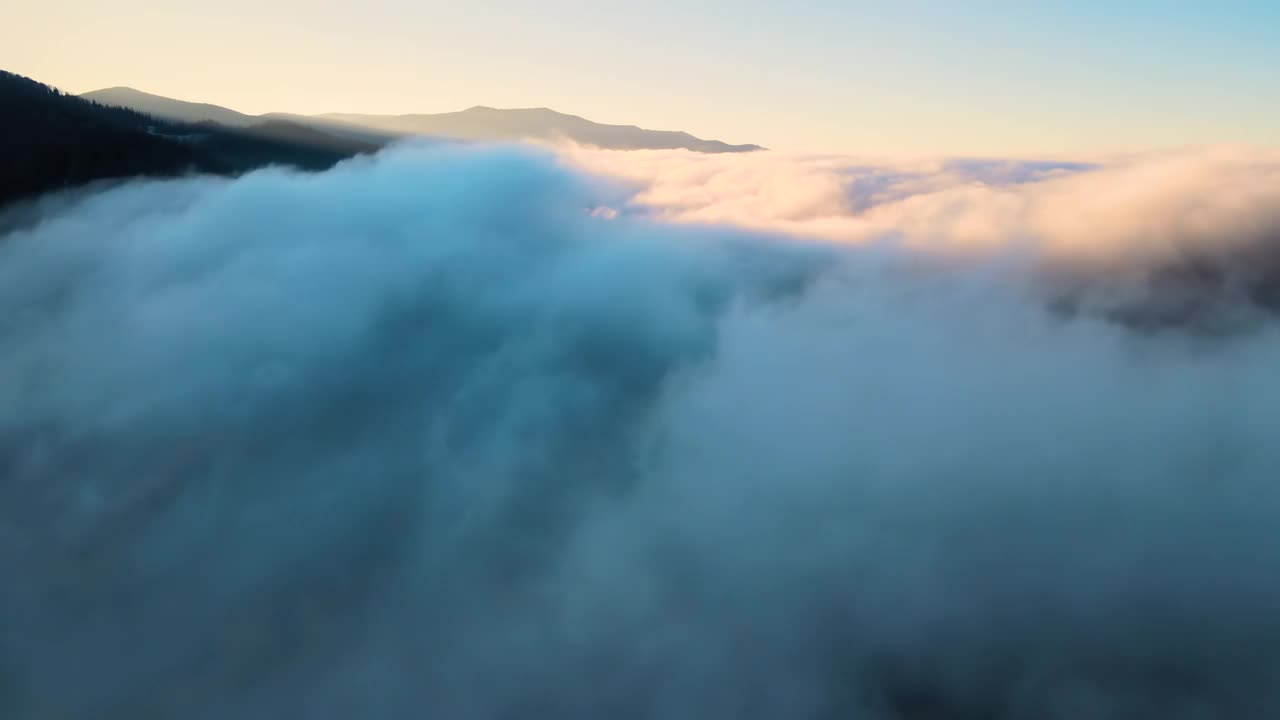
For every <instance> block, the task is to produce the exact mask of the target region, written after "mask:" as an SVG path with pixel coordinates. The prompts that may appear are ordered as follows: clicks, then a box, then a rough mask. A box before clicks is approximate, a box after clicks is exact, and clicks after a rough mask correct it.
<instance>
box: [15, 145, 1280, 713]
mask: <svg viewBox="0 0 1280 720" xmlns="http://www.w3.org/2000/svg"><path fill="white" fill-rule="evenodd" d="M1278 180H1280V159H1277V158H1275V157H1272V156H1269V155H1266V154H1264V153H1261V152H1245V151H1243V150H1233V149H1225V150H1212V151H1197V152H1190V151H1188V152H1184V153H1171V154H1161V155H1151V156H1142V157H1132V158H1123V159H1116V160H1109V161H1105V162H1097V163H1031V162H1015V161H1010V162H989V161H976V160H971V161H954V160H952V161H932V160H912V161H874V162H873V161H866V160H859V159H852V158H840V157H792V156H784V155H777V154H774V153H752V154H749V155H742V156H714V157H709V156H698V155H695V154H691V153H684V152H666V151H654V152H648V151H645V152H631V153H622V152H610V151H600V150H589V149H583V148H568V149H559V150H555V151H551V150H546V149H532V148H527V147H438V146H437V147H418V146H414V145H412V144H409V145H404V146H401V147H397V148H393V149H391V150H388V151H384V152H383V153H381V154H379V155H377V156H375V157H371V158H358V159H355V160H351V161H348V162H345V163H343V164H341V165H339V166H338V167H336V168H335V169H333V170H331V171H329V172H325V173H320V174H311V175H308V174H298V173H292V172H287V171H283V170H266V171H260V172H256V173H252V174H249V175H246V176H244V177H241V178H239V179H235V180H225V179H210V178H189V179H184V180H177V181H165V182H136V183H130V184H127V185H124V186H121V187H115V188H110V189H106V190H103V191H102V192H98V193H93V194H90V195H89V196H87V197H77V198H74V199H70V200H68V201H67V202H66V203H63V204H58V203H56V202H54V201H46V205H44V206H43V209H42V210H41V212H42V217H41V219H40V220H39V221H38V222H36V221H24V222H23V223H21V226H20V227H18V228H17V229H13V230H10V231H9V233H8V234H7V235H6V236H4V237H3V238H0V377H3V378H5V381H4V382H2V383H0V478H4V479H3V481H2V482H0V576H2V577H3V581H2V582H0V668H2V669H3V673H0V678H3V679H0V714H3V715H4V716H5V717H16V718H36V717H42V718H43V717H56V716H60V715H61V716H83V715H86V714H92V715H94V716H96V717H105V718H115V717H119V718H136V717H148V716H154V717H173V716H184V717H192V718H202V717H209V718H215V717H218V718H221V717H240V718H258V717H261V718H267V717H281V716H297V717H313V718H329V717H332V718H339V717H352V716H365V717H386V718H396V717H421V716H422V715H424V714H426V715H436V716H441V717H455V718H492V717H567V718H576V717H582V718H587V717H603V716H611V717H624V718H627V717H635V718H685V717H698V718H720V717H762V718H776V717H795V718H801V717H813V718H832V717H866V718H884V719H886V720H888V719H891V718H980V717H981V718H993V717H999V718H1055V717H1060V718H1081V717H1152V718H1156V717H1159V718H1203V717H1237V718H1252V717H1257V718H1265V717H1271V716H1273V715H1274V713H1275V712H1276V711H1277V709H1280V694H1278V691H1277V690H1276V688H1280V650H1278V649H1277V648H1280V615H1278V614H1277V613H1276V612H1275V610H1274V608H1276V607H1280V544H1277V543H1276V542H1274V532H1275V531H1274V529H1275V527H1276V523H1277V522H1280V490H1277V488H1276V485H1275V478H1277V477H1280V446H1277V445H1276V443H1274V441H1273V437H1272V436H1273V434H1274V432H1273V428H1275V427H1280V383H1277V381H1276V379H1275V369H1276V368H1277V367H1280V323H1277V321H1276V310H1277V308H1278V307H1280V289H1278V288H1280V285H1278V282H1280V281H1278V280H1277V278H1278V277H1280V276H1278V275H1277V274H1276V273H1277V270H1280V268H1277V267H1276V260H1277V255H1276V247H1277V245H1276V243H1277V242H1280V182H1277V181H1278ZM599 208H607V209H608V210H610V212H591V210H592V209H599Z"/></svg>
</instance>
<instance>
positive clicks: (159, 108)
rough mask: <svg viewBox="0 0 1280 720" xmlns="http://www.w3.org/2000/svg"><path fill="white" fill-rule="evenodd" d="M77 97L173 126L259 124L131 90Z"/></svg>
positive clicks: (203, 105)
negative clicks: (147, 116) (179, 124)
mask: <svg viewBox="0 0 1280 720" xmlns="http://www.w3.org/2000/svg"><path fill="white" fill-rule="evenodd" d="M80 97H82V98H84V99H85V100H92V101H93V102H96V103H99V104H101V105H112V106H115V107H125V108H129V109H130V110H137V111H138V112H143V113H146V114H148V115H151V116H153V117H157V118H162V119H164V120H172V121H174V122H184V123H199V122H216V123H218V124H219V125H226V126H227V127H247V126H249V125H252V124H254V123H256V122H258V118H256V117H254V116H252V115H245V114H244V113H240V112H236V111H235V110H231V109H230V108H224V107H220V106H218V105H210V104H208V103H194V102H186V101H185V100H174V99H173V98H167V97H162V96H160V95H152V94H151V93H145V92H142V91H141V90H134V89H133V88H130V87H113V88H105V89H103V90H94V91H93V92H87V93H85V94H83V95H81V96H80Z"/></svg>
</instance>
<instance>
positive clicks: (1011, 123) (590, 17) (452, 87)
mask: <svg viewBox="0 0 1280 720" xmlns="http://www.w3.org/2000/svg"><path fill="white" fill-rule="evenodd" d="M13 1H14V0H10V2H13ZM16 2H17V8H16V11H14V10H10V9H6V12H5V15H6V22H5V23H4V24H3V25H0V48H3V49H4V54H3V62H4V63H5V65H4V68H5V69H9V70H12V71H15V72H20V73H23V74H28V75H32V76H34V77H36V78H37V79H40V80H43V81H46V82H49V83H52V84H55V85H59V86H62V87H63V88H65V89H68V90H71V91H76V92H82V91H86V90H91V89H96V88H99V87H105V86H112V85H131V86H133V87H137V88H139V89H142V90H147V91H151V92H156V93H160V94H164V95H170V96H174V97H180V98H184V99H192V100H202V101H207V102H214V103H219V104H223V105H228V106H231V107H234V108H236V109H239V110H243V111H247V112H265V111H270V110H284V111H294V112H326V111H346V112H375V113H403V112H437V111H445V110H454V109H461V108H463V107H468V106H471V105H478V104H483V105H493V106H499V107H524V106H550V107H554V108H556V109H559V110H563V111H567V112H573V113H577V114H580V115H585V116H587V117H590V118H592V119H595V120H600V121H605V122H628V123H636V124H640V125H644V126H648V127H657V128H669V129H684V130H688V131H690V132H694V133H695V134H698V135H701V136H704V137H715V138H720V139H724V140H729V141H733V142H759V143H763V144H766V145H770V146H772V147H781V148H794V149H807V150H830V151H845V152H868V153H879V152H953V153H1019V154H1021V153H1046V152H1077V151H1090V150H1110V149H1119V148H1126V149H1127V148H1141V147H1151V146H1169V145H1183V144H1198V143H1210V142H1214V143H1216V142H1233V143H1259V144H1270V145H1277V144H1280V0H1268V1H1267V2H1261V1H1249V2H1241V1H1235V2H1233V1H1230V0H1227V1H1225V2H1212V0H1201V1H1199V2H1189V1H1186V0H1166V1H1165V2H1149V1H1147V0H1137V1H1133V0H1130V1H1128V2H1124V1H1122V0H1115V2H1100V1H1098V0H1077V1H1076V2H1059V1H1057V0H1054V1H1052V2H1047V1H1042V2H1037V1H1036V0H1022V1H1016V2H1015V1H1012V0H1011V1H1007V2H1006V1H990V2H981V1H977V2H964V1H963V0H915V1H913V0H898V1H896V2H889V1H884V2H880V1H877V2H860V1H859V0H793V1H792V2H782V1H780V0H770V1H767V2H766V1H763V0H702V1H700V2H699V1H697V0H689V1H688V2H657V1H654V0H651V1H650V2H647V3H640V2H612V1H610V0H591V1H589V0H507V1H505V2H503V1H501V0H496V1H495V0H491V1H489V2H483V1H481V0H476V1H475V2H457V1H451V2H437V1H435V0H365V2H362V3H356V2H325V1H323V0H305V1H304V0H276V1H274V2H271V1H268V0H217V1H215V2H210V1H209V0H201V1H200V2H187V1H186V0H119V1H118V2H109V3H108V2H102V0H16Z"/></svg>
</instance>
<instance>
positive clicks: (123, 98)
mask: <svg viewBox="0 0 1280 720" xmlns="http://www.w3.org/2000/svg"><path fill="white" fill-rule="evenodd" d="M82 97H84V98H86V99H90V100H94V101H96V102H101V103H104V104H110V105H118V106H120V107H127V108H131V109H134V110H138V111H141V112H145V113H148V114H150V115H154V116H156V117H160V118H165V119H167V120H174V121H180V122H203V121H208V120H211V121H213V122H217V123H221V124H223V125H229V126H233V127H241V128H247V127H250V126H252V125H253V124H254V123H257V122H260V121H262V120H285V121H288V122H292V123H295V124H299V125H307V126H310V127H312V128H314V129H316V130H319V131H321V132H324V133H327V134H329V135H333V136H339V137H345V138H349V139H355V140H359V141H362V142H370V143H375V144H382V143H385V142H387V141H388V140H391V139H394V138H395V137H399V136H406V135H430V136H435V137H439V138H450V139H461V140H506V141H511V140H551V141H555V140H572V141H574V142H578V143H582V144H585V145H593V146H596V147H601V148H605V149H609V150H671V149H685V150H693V151H695V152H704V153H721V152H750V151H752V150H760V149H762V148H761V147H760V146H759V145H730V144H728V143H724V142H721V141H719V140H703V139H702V138H698V137H694V136H693V135H690V134H689V133H686V132H680V131H672V130H646V129H644V128H640V127H636V126H635V125H605V124H602V123H597V122H592V121H591V120H587V119H586V118H582V117H579V116H577V115H567V114H565V113H561V112H556V111H555V110H550V109H548V108H520V109H510V110H502V109H498V108H491V107H482V106H477V107H473V108H470V109H467V110H462V111H460V112H451V113H439V114H413V115H363V114H354V113H327V114H323V115H295V114H291V113H268V114H266V115H261V116H253V115H245V114H244V113H239V112H236V111H234V110H231V109H228V108H224V107H220V106H217V105H209V104H205V103H191V102H185V101H182V100H174V99H172V98H166V97H161V96H159V95H152V94H150V93H144V92H141V91H139V90H134V89H132V88H125V87H118V88H108V89H105V90H95V91H93V92H89V93H85V94H84V95H83V96H82Z"/></svg>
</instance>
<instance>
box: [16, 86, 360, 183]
mask: <svg viewBox="0 0 1280 720" xmlns="http://www.w3.org/2000/svg"><path fill="white" fill-rule="evenodd" d="M378 147H379V146H378V145H376V144H370V143H364V142H359V141H356V140H350V139H344V138H336V137H333V136H331V135H327V134H325V133H322V132H320V131H317V130H315V129H313V128H309V127H304V126H300V125H296V124H293V123H286V122H281V121H270V122H264V123H255V124H253V125H250V126H248V127H243V128H228V127H226V126H223V125H219V124H217V123H213V122H202V123H196V124H186V123H177V122H172V121H167V120H162V119H157V118H155V117H151V116H150V115H147V114H144V113H141V112H137V111H135V110H131V109H128V108H121V107H111V106H105V105H99V104H97V103H95V102H92V101H90V100H86V99H84V98H82V97H76V96H74V95H67V94H65V93H62V92H60V91H58V90H57V89H55V88H52V87H49V86H47V85H44V84H41V83H39V82H36V81H35V80H31V79H29V78H25V77H22V76H20V75H14V74H12V73H7V72H4V71H0V158H3V162H0V206H4V205H6V204H9V203H11V202H12V201H15V200H18V199H21V198H26V197H32V196H35V195H39V194H41V193H46V192H50V191H55V190H61V189H65V188H71V187H76V186H79V185H84V184H86V183H90V182H93V181H96V180H108V179H113V178H129V177H168V176H174V175H181V174H184V173H191V172H200V173H216V174H222V175H229V174H237V173H241V172H246V171H248V170H253V169H255V168H260V167H263V166H266V165H289V166H293V167H296V168H300V169H305V170H323V169H325V168H328V167H331V166H332V165H333V164H334V163H337V162H339V161H340V160H343V159H345V158H348V157H351V156H353V155H356V154H359V153H366V152H373V151H376V150H377V149H378Z"/></svg>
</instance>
